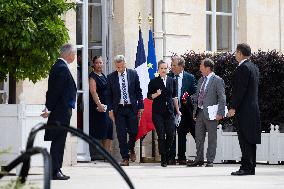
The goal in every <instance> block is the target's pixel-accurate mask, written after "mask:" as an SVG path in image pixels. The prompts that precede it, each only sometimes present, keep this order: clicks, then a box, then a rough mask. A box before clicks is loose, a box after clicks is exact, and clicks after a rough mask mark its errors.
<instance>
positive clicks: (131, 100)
mask: <svg viewBox="0 0 284 189" xmlns="http://www.w3.org/2000/svg"><path fill="white" fill-rule="evenodd" d="M114 62H115V66H116V71H114V72H112V73H111V74H109V75H108V76H107V80H108V88H107V96H106V97H107V98H106V99H107V105H108V109H109V116H110V118H111V119H112V120H113V121H114V122H115V124H116V132H117V138H118V142H119V148H120V154H121V156H122V159H123V160H122V162H121V163H120V165H121V166H129V158H130V160H131V161H133V162H134V161H135V160H136V155H135V151H134V147H135V140H136V135H137V132H138V116H141V114H142V112H143V108H144V104H143V95H142V90H141V88H140V81H139V76H138V74H137V72H136V71H135V70H132V69H126V66H125V64H126V62H125V58H124V56H123V55H117V56H116V57H115V58H114ZM127 133H128V134H129V140H128V143H127ZM129 152H130V154H129Z"/></svg>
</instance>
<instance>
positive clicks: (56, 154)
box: [50, 132, 67, 174]
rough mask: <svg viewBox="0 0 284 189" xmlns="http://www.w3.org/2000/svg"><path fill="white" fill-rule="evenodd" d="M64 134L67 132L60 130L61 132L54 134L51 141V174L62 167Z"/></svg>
mask: <svg viewBox="0 0 284 189" xmlns="http://www.w3.org/2000/svg"><path fill="white" fill-rule="evenodd" d="M66 136H67V132H62V134H60V135H58V136H56V137H55V138H54V139H53V140H52V141H51V146H50V156H51V162H52V173H53V174H55V173H57V172H58V170H59V169H60V168H61V167H62V162H63V155H64V147H65V142H66Z"/></svg>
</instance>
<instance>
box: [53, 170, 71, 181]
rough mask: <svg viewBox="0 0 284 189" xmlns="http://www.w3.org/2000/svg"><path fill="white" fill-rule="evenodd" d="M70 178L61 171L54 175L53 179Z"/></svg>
mask: <svg viewBox="0 0 284 189" xmlns="http://www.w3.org/2000/svg"><path fill="white" fill-rule="evenodd" d="M69 178H70V177H69ZM69 178H68V177H67V176H64V175H63V174H62V173H61V172H60V171H58V172H57V173H56V174H54V175H53V176H52V180H68V179H69Z"/></svg>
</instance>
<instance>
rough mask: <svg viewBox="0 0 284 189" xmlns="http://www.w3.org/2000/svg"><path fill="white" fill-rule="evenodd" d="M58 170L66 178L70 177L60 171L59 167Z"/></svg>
mask: <svg viewBox="0 0 284 189" xmlns="http://www.w3.org/2000/svg"><path fill="white" fill-rule="evenodd" d="M59 172H60V173H61V174H62V175H63V176H65V177H66V178H68V179H70V176H67V175H64V174H63V173H62V171H61V169H59Z"/></svg>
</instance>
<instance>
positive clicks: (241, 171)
mask: <svg viewBox="0 0 284 189" xmlns="http://www.w3.org/2000/svg"><path fill="white" fill-rule="evenodd" d="M231 175H233V176H244V175H255V172H254V171H244V170H242V169H240V170H238V171H236V172H232V173H231Z"/></svg>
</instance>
